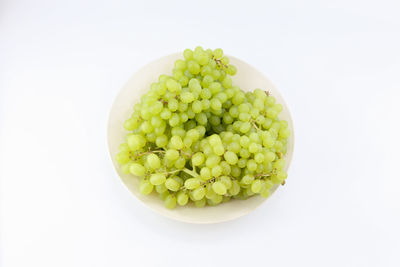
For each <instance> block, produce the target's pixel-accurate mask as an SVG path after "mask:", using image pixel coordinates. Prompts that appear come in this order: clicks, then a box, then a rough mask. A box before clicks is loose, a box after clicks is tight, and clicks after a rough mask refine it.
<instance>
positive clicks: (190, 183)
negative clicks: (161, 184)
mask: <svg viewBox="0 0 400 267" xmlns="http://www.w3.org/2000/svg"><path fill="white" fill-rule="evenodd" d="M199 186H200V179H198V178H190V179H187V180H186V181H185V187H186V188H187V189H189V190H192V189H196V188H198V187H199Z"/></svg>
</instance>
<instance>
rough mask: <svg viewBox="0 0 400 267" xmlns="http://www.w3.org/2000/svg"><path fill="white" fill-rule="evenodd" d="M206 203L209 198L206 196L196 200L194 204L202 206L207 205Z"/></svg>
mask: <svg viewBox="0 0 400 267" xmlns="http://www.w3.org/2000/svg"><path fill="white" fill-rule="evenodd" d="M206 203H207V200H206V199H205V198H203V199H201V200H198V201H195V202H194V205H195V206H196V207H198V208H202V207H204V206H205V205H206Z"/></svg>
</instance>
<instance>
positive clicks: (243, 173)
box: [116, 47, 290, 209]
mask: <svg viewBox="0 0 400 267" xmlns="http://www.w3.org/2000/svg"><path fill="white" fill-rule="evenodd" d="M183 57H184V59H178V60H177V61H176V62H175V64H174V68H173V70H172V75H161V76H160V77H159V79H158V82H155V83H152V84H151V86H150V90H149V91H148V92H147V93H146V94H144V95H143V96H142V97H141V101H140V103H137V104H135V105H134V112H133V114H132V115H131V117H130V118H129V119H127V120H126V121H125V123H124V128H125V129H126V130H127V131H129V133H128V134H127V136H126V142H125V143H123V144H121V145H120V147H119V152H118V154H117V155H116V161H117V162H118V163H119V164H120V165H121V171H122V172H123V173H125V174H129V173H130V174H133V175H134V176H137V177H140V179H141V180H140V186H139V189H140V192H141V193H142V194H144V195H148V194H151V193H152V192H153V191H155V192H157V193H158V194H159V196H160V198H161V200H162V201H163V202H164V204H165V207H167V208H169V209H173V208H175V207H176V205H177V204H178V205H180V206H185V205H186V204H188V203H190V202H193V203H194V205H195V206H197V207H204V206H205V205H210V206H215V205H218V204H220V203H222V202H226V201H229V200H230V199H231V198H234V199H246V198H248V197H250V196H253V195H255V194H259V195H261V196H262V197H268V196H269V194H270V190H271V188H272V187H274V185H279V184H284V183H285V179H286V177H287V174H286V172H285V171H284V170H283V169H284V166H285V160H284V159H283V157H284V155H285V154H286V146H287V141H288V137H289V135H290V131H289V129H288V123H287V122H286V121H284V120H279V119H278V114H279V113H280V112H281V111H282V105H281V104H279V103H276V100H275V98H274V97H273V96H271V95H270V94H269V92H266V91H263V90H261V89H255V90H254V91H253V92H244V91H242V90H241V89H240V88H239V87H237V86H234V85H233V84H232V79H231V76H233V75H235V74H236V72H237V69H236V67H235V66H233V65H231V64H229V59H228V58H227V57H226V56H224V54H223V51H222V49H219V48H218V49H215V50H211V49H207V50H204V49H203V48H202V47H196V48H195V49H194V50H190V49H186V50H185V51H184V52H183Z"/></svg>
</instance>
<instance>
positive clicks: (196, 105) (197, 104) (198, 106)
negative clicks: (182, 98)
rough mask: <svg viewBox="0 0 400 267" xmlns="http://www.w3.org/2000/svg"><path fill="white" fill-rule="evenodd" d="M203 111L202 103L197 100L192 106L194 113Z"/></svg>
mask: <svg viewBox="0 0 400 267" xmlns="http://www.w3.org/2000/svg"><path fill="white" fill-rule="evenodd" d="M202 109H203V105H202V102H201V101H199V100H195V101H194V102H193V104H192V110H193V112H194V113H196V114H197V113H200V112H201V111H202Z"/></svg>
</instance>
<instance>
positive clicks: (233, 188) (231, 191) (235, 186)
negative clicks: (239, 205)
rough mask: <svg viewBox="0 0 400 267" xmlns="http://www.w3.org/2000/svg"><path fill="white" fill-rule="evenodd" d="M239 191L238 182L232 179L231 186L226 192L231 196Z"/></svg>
mask: <svg viewBox="0 0 400 267" xmlns="http://www.w3.org/2000/svg"><path fill="white" fill-rule="evenodd" d="M239 192H240V184H239V183H238V182H237V181H236V180H234V181H232V186H231V188H229V190H228V193H229V194H230V195H232V196H236V195H237V194H239Z"/></svg>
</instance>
